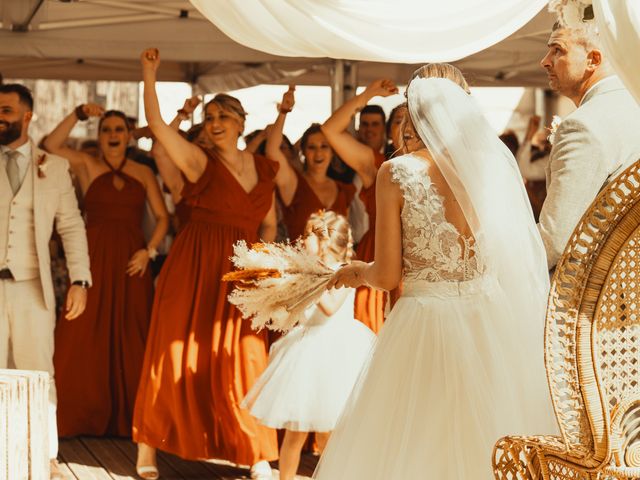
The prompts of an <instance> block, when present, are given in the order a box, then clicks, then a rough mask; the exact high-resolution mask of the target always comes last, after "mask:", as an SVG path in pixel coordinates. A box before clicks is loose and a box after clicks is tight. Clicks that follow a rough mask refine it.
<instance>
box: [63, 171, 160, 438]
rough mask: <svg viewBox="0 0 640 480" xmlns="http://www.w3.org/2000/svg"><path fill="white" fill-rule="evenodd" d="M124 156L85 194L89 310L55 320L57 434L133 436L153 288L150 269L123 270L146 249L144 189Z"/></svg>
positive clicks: (98, 178) (95, 181)
mask: <svg viewBox="0 0 640 480" xmlns="http://www.w3.org/2000/svg"><path fill="white" fill-rule="evenodd" d="M125 162H126V160H125V161H123V163H122V164H121V165H120V168H118V169H117V170H112V171H111V172H107V173H104V174H102V175H100V176H99V177H97V178H96V179H95V180H94V181H93V183H91V185H90V186H89V189H88V190H87V193H86V195H85V199H84V206H85V212H86V216H87V238H88V243H89V257H90V261H91V273H92V276H93V285H92V287H91V288H90V289H89V290H88V295H87V308H86V310H85V311H84V313H83V314H82V315H81V316H80V317H78V318H76V319H75V320H73V321H68V320H66V319H65V318H64V313H62V315H61V316H60V319H59V320H58V323H57V326H56V332H55V354H54V365H55V371H56V378H55V380H56V386H57V389H58V431H59V433H60V436H71V435H80V434H84V435H117V436H127V437H128V436H130V435H131V421H132V417H133V407H134V403H135V398H136V392H137V389H138V380H139V377H140V370H141V368H142V361H143V358H144V350H145V342H146V339H147V331H148V327H149V320H150V316H151V306H152V303H153V288H152V284H151V273H150V270H149V269H147V271H146V272H145V274H144V275H143V276H142V277H140V276H138V275H136V276H133V277H130V276H129V275H127V273H126V270H127V264H128V263H129V260H130V259H131V257H132V255H133V254H134V253H135V252H136V251H138V250H140V249H141V248H145V240H144V236H143V234H142V216H143V211H144V208H145V200H146V191H145V189H144V187H143V186H142V184H141V183H140V182H139V181H138V180H136V179H134V178H132V177H130V176H128V175H126V174H125V173H123V172H122V171H121V170H122V167H123V166H124V163H125ZM114 182H115V183H114Z"/></svg>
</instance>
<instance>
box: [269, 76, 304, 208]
mask: <svg viewBox="0 0 640 480" xmlns="http://www.w3.org/2000/svg"><path fill="white" fill-rule="evenodd" d="M295 89H296V87H295V86H293V85H291V86H289V90H287V91H286V92H285V93H284V95H283V96H282V102H281V103H280V107H279V108H278V117H277V118H276V121H275V123H274V124H273V125H272V126H271V127H270V128H268V129H267V147H266V154H267V157H268V158H270V159H271V160H275V161H276V162H278V163H279V164H280V168H279V169H278V173H277V175H276V178H275V182H276V185H277V186H278V191H279V192H280V197H281V198H282V201H283V202H284V204H285V205H287V206H288V205H290V204H291V201H292V200H293V195H294V194H295V193H296V188H298V177H297V176H296V174H295V171H294V170H293V167H292V166H291V164H290V163H289V161H288V159H287V157H286V156H285V155H284V154H283V153H282V150H280V145H281V144H282V131H283V129H284V122H285V120H286V118H287V114H288V113H289V112H290V111H291V110H292V109H293V106H294V104H295V97H294V91H295Z"/></svg>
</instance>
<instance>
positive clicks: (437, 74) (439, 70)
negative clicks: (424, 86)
mask: <svg viewBox="0 0 640 480" xmlns="http://www.w3.org/2000/svg"><path fill="white" fill-rule="evenodd" d="M414 78H446V79H447V80H451V81H452V82H454V83H456V84H458V86H459V87H460V88H462V89H463V90H464V91H465V92H467V93H469V94H470V93H471V90H470V89H469V84H468V83H467V80H466V79H465V78H464V75H462V72H461V71H460V70H459V69H458V68H456V67H454V66H453V65H450V64H448V63H427V64H426V65H423V66H421V67H420V68H418V69H417V70H416V71H415V72H413V75H411V78H410V79H409V83H411V80H413V79H414Z"/></svg>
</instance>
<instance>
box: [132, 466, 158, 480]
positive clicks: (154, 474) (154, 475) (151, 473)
mask: <svg viewBox="0 0 640 480" xmlns="http://www.w3.org/2000/svg"><path fill="white" fill-rule="evenodd" d="M136 472H138V476H139V477H140V478H144V480H158V479H159V478H160V473H159V472H158V467H154V466H153V465H147V466H144V467H136Z"/></svg>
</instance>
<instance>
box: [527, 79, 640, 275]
mask: <svg viewBox="0 0 640 480" xmlns="http://www.w3.org/2000/svg"><path fill="white" fill-rule="evenodd" d="M554 137H555V141H554V145H553V149H552V150H551V158H550V161H549V165H548V169H547V199H546V200H545V203H544V205H543V207H542V212H541V213H540V223H539V224H538V228H539V229H540V235H541V236H542V241H543V242H544V246H545V250H546V252H547V262H548V265H549V268H553V267H554V266H555V265H556V263H557V262H558V260H559V259H560V256H561V255H562V252H563V251H564V248H565V246H566V244H567V242H568V241H569V237H570V236H571V233H572V232H573V229H574V228H575V226H576V225H577V224H578V221H579V220H580V218H581V217H582V215H583V214H584V212H585V211H586V209H587V208H588V207H589V205H590V204H591V202H593V200H594V199H595V197H596V196H597V194H598V192H599V191H600V189H601V188H602V187H603V186H604V185H605V184H606V183H608V182H609V181H610V180H611V179H612V178H613V177H615V176H616V175H617V174H619V173H620V172H621V171H622V170H624V168H626V167H627V166H629V165H630V164H631V163H633V162H635V161H636V160H640V106H638V104H637V103H636V101H635V100H634V98H633V97H632V96H631V94H630V93H629V92H628V91H627V89H626V88H625V87H624V85H623V84H622V82H621V81H620V79H619V78H618V77H617V76H611V77H607V78H605V79H603V80H600V81H599V82H598V83H596V84H595V85H593V86H592V87H591V88H590V89H589V90H587V92H586V93H585V95H584V96H583V97H582V100H581V101H580V105H579V106H578V109H577V110H575V111H574V112H573V113H571V114H570V115H568V116H567V117H566V118H565V119H564V120H563V121H562V123H561V124H560V126H559V127H558V130H557V131H556V133H555V135H554Z"/></svg>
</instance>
